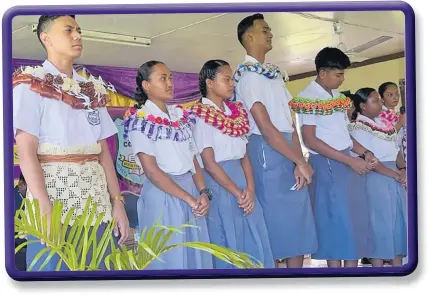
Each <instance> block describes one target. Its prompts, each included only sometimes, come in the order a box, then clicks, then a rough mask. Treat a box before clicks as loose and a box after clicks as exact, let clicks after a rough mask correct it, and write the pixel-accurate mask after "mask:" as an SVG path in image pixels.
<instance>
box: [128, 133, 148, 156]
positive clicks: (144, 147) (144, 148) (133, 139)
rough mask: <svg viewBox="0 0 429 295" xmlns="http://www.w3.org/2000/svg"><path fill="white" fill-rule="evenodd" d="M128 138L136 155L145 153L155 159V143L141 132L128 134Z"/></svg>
mask: <svg viewBox="0 0 429 295" xmlns="http://www.w3.org/2000/svg"><path fill="white" fill-rule="evenodd" d="M128 138H129V140H130V143H131V148H132V151H133V153H134V154H135V155H137V154H138V153H145V154H147V155H150V156H154V157H155V142H154V141H153V140H152V139H150V138H148V137H147V136H146V135H144V134H143V133H141V132H140V131H136V130H134V131H131V132H130V133H129V134H128Z"/></svg>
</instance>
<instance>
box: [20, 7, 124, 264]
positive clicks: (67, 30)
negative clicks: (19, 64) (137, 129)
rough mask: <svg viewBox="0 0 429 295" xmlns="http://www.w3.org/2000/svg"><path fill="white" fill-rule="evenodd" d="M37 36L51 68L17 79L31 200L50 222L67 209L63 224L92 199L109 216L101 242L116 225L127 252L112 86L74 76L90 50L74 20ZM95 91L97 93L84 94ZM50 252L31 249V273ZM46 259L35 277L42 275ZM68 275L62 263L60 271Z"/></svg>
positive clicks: (46, 21) (44, 27) (46, 26)
mask: <svg viewBox="0 0 429 295" xmlns="http://www.w3.org/2000/svg"><path fill="white" fill-rule="evenodd" d="M37 36H38V38H39V40H40V42H41V43H42V46H43V47H44V49H45V50H46V52H47V60H46V61H45V62H44V63H43V65H42V66H41V67H40V66H39V67H26V68H25V69H18V70H17V71H16V72H15V73H14V77H13V85H14V90H13V125H14V133H15V140H16V144H17V148H18V156H19V159H20V168H21V170H22V173H23V175H24V176H25V179H26V181H27V185H28V194H27V198H29V199H34V198H36V199H37V200H38V202H39V205H40V210H41V214H42V215H47V217H48V221H49V220H50V216H51V212H52V203H53V202H54V201H60V202H62V203H63V206H64V207H63V214H62V216H61V221H62V222H64V220H65V216H66V215H67V213H68V212H69V210H70V209H72V208H73V209H74V214H73V215H74V216H79V215H82V214H83V208H84V207H85V203H86V200H87V199H88V197H89V195H90V196H91V198H92V203H96V204H97V207H96V212H95V213H96V214H97V215H98V214H104V218H103V222H102V224H101V226H100V227H99V230H98V231H97V237H99V238H100V237H101V235H102V234H103V232H104V229H105V228H106V226H107V223H108V222H110V221H111V220H112V217H114V218H115V219H116V221H117V222H116V225H115V231H114V233H115V235H116V236H117V237H118V236H119V233H120V235H121V237H120V239H119V241H118V242H119V244H122V243H123V242H124V241H125V240H126V239H127V237H128V230H129V227H128V219H127V215H126V213H125V209H124V204H123V197H122V196H121V192H120V189H119V184H118V180H117V177H116V171H115V167H114V165H113V161H112V158H111V155H110V152H109V148H108V145H107V138H108V137H110V136H112V135H114V134H116V133H117V129H116V127H115V125H114V123H113V121H112V119H111V118H110V116H109V114H108V113H107V109H106V107H105V105H106V103H107V100H108V96H107V91H106V88H105V85H103V84H100V83H101V82H100V81H94V80H93V81H86V80H85V79H84V78H83V77H80V76H79V75H78V74H77V72H76V71H75V70H74V69H73V61H74V60H75V59H76V58H78V57H80V56H81V54H82V45H83V44H82V39H81V29H80V27H79V25H78V24H77V22H76V20H75V17H74V15H49V16H41V17H40V18H39V23H38V26H37ZM82 82H86V84H82ZM97 82H99V83H98V84H99V85H96V84H97ZM91 83H92V84H91ZM88 85H90V86H91V87H90V89H86V88H85V87H86V86H88ZM96 86H98V87H96ZM28 239H31V240H34V239H35V238H34V237H32V236H29V237H28ZM45 247H46V245H44V244H43V243H30V244H29V245H28V249H27V265H29V264H31V262H32V261H33V259H34V258H35V257H36V255H37V254H38V253H39V252H40V251H42V250H43V249H44V248H45ZM91 252H92V251H91ZM47 254H49V252H48V253H45V255H43V256H42V257H41V259H40V260H39V261H38V262H37V263H36V265H35V266H34V268H33V269H34V270H38V269H39V267H40V266H41V264H43V262H44V261H45V259H46V257H47ZM88 259H90V257H89V258H88ZM58 261H59V257H58V256H56V255H55V256H54V257H53V258H52V259H51V260H50V261H49V263H48V264H47V265H46V267H45V268H44V269H43V270H46V271H52V270H55V268H56V265H57V262H58ZM103 266H104V263H102V265H101V266H100V267H102V268H103ZM68 269H69V268H68V267H67V266H66V265H64V263H62V267H61V270H68Z"/></svg>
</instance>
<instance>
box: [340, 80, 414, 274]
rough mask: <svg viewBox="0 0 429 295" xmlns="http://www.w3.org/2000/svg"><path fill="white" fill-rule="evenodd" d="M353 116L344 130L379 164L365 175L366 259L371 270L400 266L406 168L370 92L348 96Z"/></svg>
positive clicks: (376, 97) (376, 95)
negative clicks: (371, 244) (369, 234)
mask: <svg viewBox="0 0 429 295" xmlns="http://www.w3.org/2000/svg"><path fill="white" fill-rule="evenodd" d="M352 98H353V103H354V112H353V115H352V122H351V123H350V124H349V126H348V129H349V132H350V134H351V135H352V136H353V138H354V139H355V140H356V141H358V142H359V143H360V144H361V145H362V146H364V147H365V148H366V149H368V150H370V151H372V152H373V153H374V155H375V156H376V157H377V158H378V159H379V160H380V162H379V163H378V164H377V166H375V168H374V171H371V172H368V173H367V174H366V185H365V186H366V192H367V195H368V201H369V210H370V220H371V229H372V235H373V239H374V246H375V247H374V248H373V251H372V252H371V254H370V255H369V257H370V259H371V263H372V265H373V266H377V267H382V266H383V260H391V261H392V266H401V265H402V258H403V257H404V256H405V255H406V254H407V228H406V220H407V214H406V192H405V186H406V167H405V161H404V157H403V154H402V152H401V151H400V148H399V147H398V145H397V141H396V138H397V132H396V130H395V126H394V125H393V124H392V123H391V122H390V121H389V120H388V119H386V118H382V117H380V113H381V111H382V102H381V97H380V95H379V93H377V91H376V90H375V89H372V88H362V89H359V90H358V91H357V92H356V94H355V95H353V96H352Z"/></svg>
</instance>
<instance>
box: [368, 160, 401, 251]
mask: <svg viewBox="0 0 429 295" xmlns="http://www.w3.org/2000/svg"><path fill="white" fill-rule="evenodd" d="M383 164H384V165H385V166H386V167H388V168H390V169H393V170H397V168H396V164H395V162H384V163H383ZM366 191H367V194H368V198H369V199H368V200H369V209H370V210H369V211H370V218H371V229H372V232H373V235H374V245H375V247H374V249H373V251H372V252H371V255H369V257H370V258H379V259H394V258H395V256H396V255H404V256H405V255H406V254H407V227H406V220H407V214H406V192H405V188H404V187H403V186H401V184H399V183H398V182H397V181H395V180H394V179H393V178H391V177H388V176H385V175H382V174H380V173H377V172H370V173H368V174H367V175H366Z"/></svg>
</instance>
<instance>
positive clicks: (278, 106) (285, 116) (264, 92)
mask: <svg viewBox="0 0 429 295" xmlns="http://www.w3.org/2000/svg"><path fill="white" fill-rule="evenodd" d="M245 62H252V63H258V61H257V60H256V59H255V58H253V57H251V56H248V55H246V59H245ZM236 95H237V100H238V101H241V102H242V103H243V105H244V107H245V108H246V110H247V112H248V114H249V121H250V134H258V135H261V131H260V130H259V128H258V126H257V125H256V122H255V120H254V118H253V117H252V114H251V113H250V109H251V108H252V106H253V105H254V104H255V103H256V102H260V103H262V104H263V105H264V106H265V108H266V109H267V112H268V115H269V116H270V120H271V122H272V123H273V125H274V126H275V127H276V128H277V129H278V130H279V131H280V132H287V133H292V132H293V131H294V128H293V120H292V116H291V112H290V108H289V105H288V104H289V101H291V99H292V95H291V94H290V92H289V91H288V89H287V88H286V86H285V83H284V81H283V79H282V77H278V78H277V79H268V78H266V77H264V76H263V75H260V74H258V73H253V72H244V73H243V74H242V75H241V78H240V82H239V83H238V85H237V87H236Z"/></svg>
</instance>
